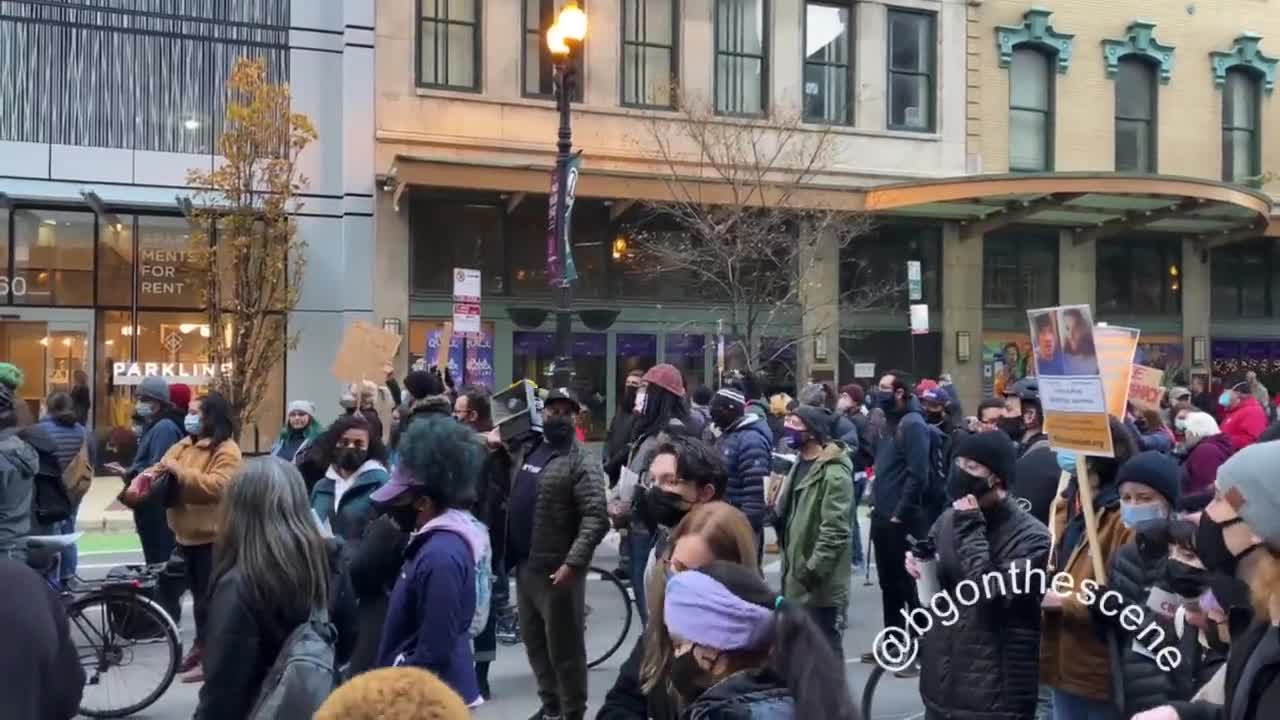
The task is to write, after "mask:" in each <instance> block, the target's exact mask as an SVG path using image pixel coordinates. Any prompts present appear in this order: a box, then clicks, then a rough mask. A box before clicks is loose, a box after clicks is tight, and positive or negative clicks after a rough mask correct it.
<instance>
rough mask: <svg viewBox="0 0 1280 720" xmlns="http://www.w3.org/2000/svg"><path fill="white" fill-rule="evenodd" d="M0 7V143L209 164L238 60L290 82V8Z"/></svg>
mask: <svg viewBox="0 0 1280 720" xmlns="http://www.w3.org/2000/svg"><path fill="white" fill-rule="evenodd" d="M3 5H4V8H3V11H0V68H2V69H3V72H0V108H3V109H4V110H3V111H2V112H0V140H14V141H24V142H36V143H55V144H61V145H90V146H95V147H109V148H128V149H137V150H156V151H164V152H179V153H211V152H213V151H214V148H215V147H216V141H217V137H218V135H219V133H220V131H221V127H222V118H223V115H224V114H225V111H226V94H225V93H224V92H223V91H222V89H223V86H224V84H225V82H226V79H227V75H228V73H229V72H230V69H231V67H232V65H233V64H234V63H235V61H236V60H237V59H238V58H240V57H261V58H263V59H265V60H266V66H267V74H268V77H269V79H270V80H271V81H272V82H288V79H289V25H290V13H289V8H290V3H289V2H287V0H261V1H258V2H237V3H228V2H219V1H215V0H189V1H187V2H181V3H172V2H169V3H138V2H136V1H135V0H94V2H92V3H66V2H6V3H4V4H3ZM161 7H163V8H165V13H166V14H164V15H161V14H159V12H151V11H149V10H148V9H150V8H161Z"/></svg>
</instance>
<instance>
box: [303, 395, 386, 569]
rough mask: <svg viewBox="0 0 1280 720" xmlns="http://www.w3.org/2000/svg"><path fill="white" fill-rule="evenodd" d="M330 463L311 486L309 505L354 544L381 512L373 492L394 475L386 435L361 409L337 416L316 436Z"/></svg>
mask: <svg viewBox="0 0 1280 720" xmlns="http://www.w3.org/2000/svg"><path fill="white" fill-rule="evenodd" d="M316 445H317V447H316V451H317V452H318V453H320V454H321V455H322V456H324V457H327V458H329V469H328V470H327V471H326V472H325V476H324V478H323V479H321V480H320V482H318V483H316V486H315V487H314V488H312V489H311V509H312V511H314V512H315V514H316V517H317V518H318V519H319V521H320V522H322V523H324V524H325V525H327V526H328V527H329V529H330V531H331V532H332V534H333V536H334V537H335V538H337V539H338V541H339V542H341V543H344V544H347V545H351V546H352V547H349V548H348V552H352V553H354V552H355V547H354V546H355V545H357V544H359V542H360V540H362V539H363V538H364V533H365V530H366V529H367V528H368V526H369V523H370V522H372V521H373V519H374V518H375V517H377V516H378V514H379V513H378V510H377V509H376V508H375V507H374V504H373V499H372V496H373V494H374V493H375V492H376V491H377V490H378V488H381V487H382V486H383V485H385V484H386V483H387V481H388V480H389V479H390V478H389V475H388V472H387V449H386V447H384V446H383V444H382V438H380V437H378V436H377V435H374V434H373V428H372V427H371V426H370V425H369V422H368V421H367V420H365V419H364V417H363V416H361V415H358V414H352V415H346V416H343V417H340V418H338V419H337V420H336V421H335V422H334V423H333V425H331V426H330V427H329V429H328V430H326V431H325V433H324V434H323V435H322V436H320V439H319V440H317V441H316Z"/></svg>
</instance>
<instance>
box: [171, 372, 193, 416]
mask: <svg viewBox="0 0 1280 720" xmlns="http://www.w3.org/2000/svg"><path fill="white" fill-rule="evenodd" d="M195 399H196V397H195V395H194V394H193V393H192V392H191V386H190V385H187V384H185V383H169V404H170V405H172V406H173V408H172V410H171V411H170V413H171V414H170V417H172V418H173V421H174V422H176V423H178V426H179V427H181V426H182V424H183V423H184V422H185V419H186V417H187V415H188V410H189V409H190V407H191V401H192V400H195Z"/></svg>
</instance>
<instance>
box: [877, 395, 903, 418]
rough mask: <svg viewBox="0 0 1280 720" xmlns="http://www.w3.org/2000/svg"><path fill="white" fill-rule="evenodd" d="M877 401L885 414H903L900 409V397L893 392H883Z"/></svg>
mask: <svg viewBox="0 0 1280 720" xmlns="http://www.w3.org/2000/svg"><path fill="white" fill-rule="evenodd" d="M876 402H878V403H879V404H880V409H881V410H883V411H884V414H885V415H901V414H902V413H901V412H899V411H898V398H897V397H895V396H894V394H893V393H881V394H880V396H879V397H878V398H876Z"/></svg>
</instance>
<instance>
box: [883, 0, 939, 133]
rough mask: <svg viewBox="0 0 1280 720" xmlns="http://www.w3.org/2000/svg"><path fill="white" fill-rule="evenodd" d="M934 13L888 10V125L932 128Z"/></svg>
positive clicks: (909, 128)
mask: <svg viewBox="0 0 1280 720" xmlns="http://www.w3.org/2000/svg"><path fill="white" fill-rule="evenodd" d="M933 22H934V16H933V15H931V14H928V13H919V12H909V11H906V10H890V11H889V128H890V129H891V130H911V131H916V132H932V131H933V94H934V87H933V74H934V68H935V66H934V42H935V41H934V33H933Z"/></svg>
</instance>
